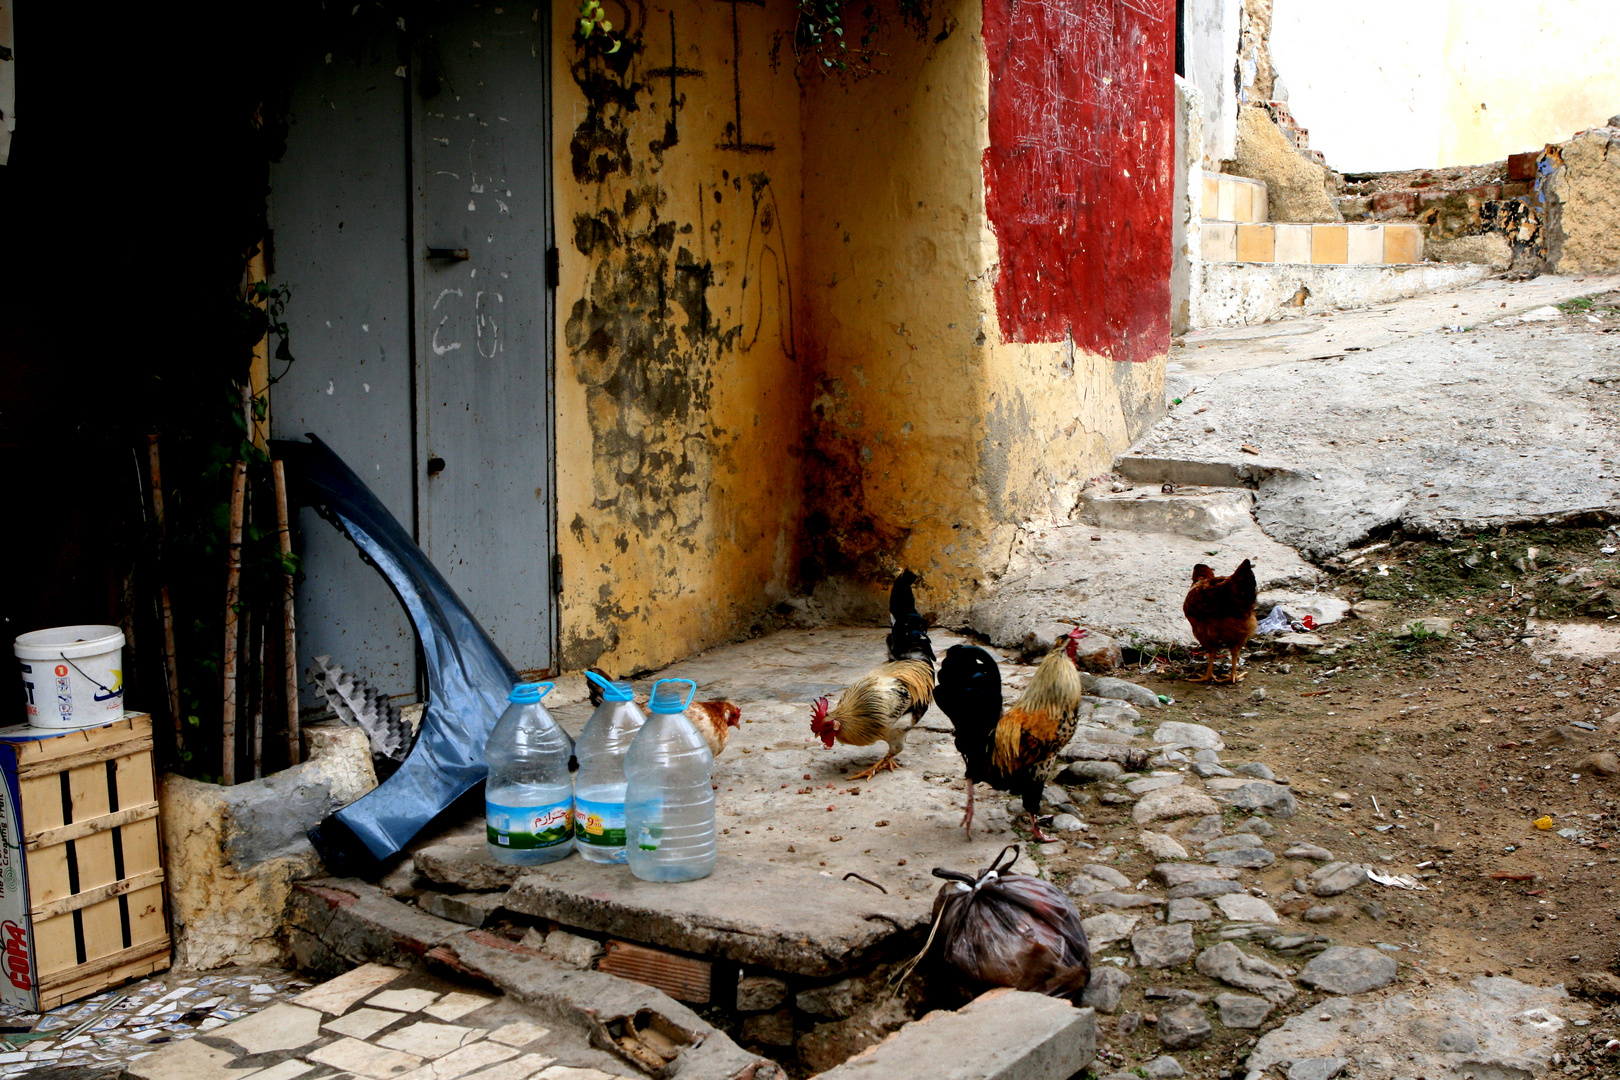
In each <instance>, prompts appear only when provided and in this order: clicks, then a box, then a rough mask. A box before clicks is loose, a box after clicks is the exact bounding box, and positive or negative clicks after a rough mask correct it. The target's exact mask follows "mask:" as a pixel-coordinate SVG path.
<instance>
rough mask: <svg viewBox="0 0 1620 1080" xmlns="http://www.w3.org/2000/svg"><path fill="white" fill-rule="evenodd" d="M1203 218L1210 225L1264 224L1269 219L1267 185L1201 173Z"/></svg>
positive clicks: (1221, 175)
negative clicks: (1215, 222)
mask: <svg viewBox="0 0 1620 1080" xmlns="http://www.w3.org/2000/svg"><path fill="white" fill-rule="evenodd" d="M1201 205H1202V207H1203V209H1202V214H1203V217H1204V218H1205V219H1206V220H1211V221H1241V222H1258V221H1266V220H1268V219H1269V217H1270V211H1269V203H1268V197H1267V193H1266V182H1265V181H1264V180H1251V179H1249V178H1248V177H1247V176H1231V175H1229V174H1227V173H1216V172H1205V173H1204V196H1203V203H1202V204H1201Z"/></svg>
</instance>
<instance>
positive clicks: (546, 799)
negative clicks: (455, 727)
mask: <svg viewBox="0 0 1620 1080" xmlns="http://www.w3.org/2000/svg"><path fill="white" fill-rule="evenodd" d="M551 690H552V684H551V683H519V684H518V685H517V686H516V687H514V688H513V689H512V693H511V695H510V696H509V697H508V698H507V700H508V701H510V702H511V704H510V705H508V706H507V707H506V711H505V712H504V713H502V714H501V718H500V719H499V720H498V721H496V723H495V730H493V731H491V732H490V733H489V741H488V742H487V743H485V744H484V760H485V762H486V763H488V765H489V778H488V779H487V780H486V781H485V783H484V821H485V825H486V826H487V829H488V832H487V836H488V839H489V854H490V857H491V858H493V859H494V860H495V861H496V862H498V863H506V864H508V865H510V866H537V865H539V864H541V863H548V862H555V861H556V860H558V859H563V858H567V857H568V853H569V852H570V851H573V850H574V785H573V781H572V778H570V777H569V775H568V759H569V757H570V756H571V752H570V748H569V743H568V736H567V735H566V734H565V733H564V732H563V730H562V728H560V727H558V726H557V722H556V721H555V720H553V719H552V718H551V714H550V713H549V712H547V711H546V707H545V706H544V705H542V704H540V699H541V698H543V697H545V696H546V695H547V694H549V693H550V692H551Z"/></svg>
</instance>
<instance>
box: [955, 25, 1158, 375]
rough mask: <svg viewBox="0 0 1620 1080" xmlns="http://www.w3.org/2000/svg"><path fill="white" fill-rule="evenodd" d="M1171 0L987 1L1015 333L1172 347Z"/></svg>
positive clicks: (995, 163)
mask: <svg viewBox="0 0 1620 1080" xmlns="http://www.w3.org/2000/svg"><path fill="white" fill-rule="evenodd" d="M1175 33H1176V8H1175V0H984V42H985V50H986V53H987V54H988V56H989V60H990V146H989V148H988V149H986V150H985V152H984V184H985V201H986V208H987V210H988V212H989V216H990V224H991V226H992V227H993V228H994V229H995V231H996V237H997V240H998V246H999V248H1000V252H1001V274H1000V277H999V278H997V280H996V313H997V315H998V317H999V322H1000V325H1001V336H1002V338H1003V339H1004V340H1007V341H1019V342H1053V341H1062V340H1064V338H1065V337H1066V336H1067V335H1068V334H1070V333H1072V334H1073V335H1074V342H1075V344H1076V345H1077V346H1079V347H1080V348H1083V349H1087V350H1089V351H1092V352H1097V353H1101V354H1103V355H1105V356H1109V357H1111V358H1113V359H1115V360H1130V361H1142V360H1148V359H1150V358H1152V357H1154V356H1156V355H1162V354H1163V353H1164V352H1165V351H1166V350H1167V349H1168V348H1169V345H1170V224H1171V216H1170V215H1171V202H1172V193H1173V192H1174V182H1173V178H1172V175H1171V173H1172V170H1173V166H1174V162H1175V148H1174V138H1175V82H1174V75H1175Z"/></svg>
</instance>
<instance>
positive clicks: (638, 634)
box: [552, 0, 807, 672]
mask: <svg viewBox="0 0 1620 1080" xmlns="http://www.w3.org/2000/svg"><path fill="white" fill-rule="evenodd" d="M612 10H613V18H614V20H615V22H616V24H617V25H616V26H615V33H616V34H619V35H621V36H622V39H623V42H624V44H623V45H622V47H621V49H620V50H619V52H617V53H614V54H607V53H605V52H604V51H603V50H602V49H600V48H591V49H581V48H580V47H579V46H578V44H577V43H576V39H575V37H574V36H573V29H574V27H573V8H571V7H569V6H568V5H557V6H556V7H554V8H553V16H554V19H555V24H554V32H553V35H552V40H553V42H554V46H553V48H554V71H555V72H556V76H555V80H554V88H553V106H554V109H553V115H554V140H555V145H556V146H557V149H558V152H557V153H556V154H555V155H554V162H555V173H554V181H555V190H556V220H557V225H558V235H559V248H560V250H561V259H560V262H561V276H560V284H559V289H558V294H557V295H558V302H557V309H558V315H557V322H558V326H557V337H558V349H557V356H558V371H557V430H558V440H557V445H558V455H557V479H558V526H559V528H558V532H559V537H558V548H559V551H560V553H561V557H562V595H561V630H562V655H561V661H562V666H563V667H565V668H579V667H583V666H586V665H590V664H597V663H600V664H604V665H606V666H608V667H609V668H610V669H614V670H619V671H625V672H628V671H632V670H644V669H647V668H652V667H657V666H660V665H663V664H666V663H668V662H669V661H670V660H672V659H675V658H677V657H680V656H685V655H688V654H690V653H692V652H695V651H697V650H699V649H702V648H704V647H706V646H708V645H711V644H714V643H716V642H718V641H725V640H728V639H730V638H732V637H735V636H737V635H738V634H746V633H747V632H748V631H749V629H750V627H751V626H752V625H754V624H755V623H756V622H757V620H758V619H759V618H760V617H761V616H762V614H763V613H764V612H766V611H768V610H769V608H770V606H771V605H772V604H774V603H776V602H779V601H780V600H782V599H783V598H785V597H786V596H788V595H789V594H790V592H791V591H792V588H793V579H794V572H795V569H796V567H795V544H796V540H797V535H798V529H799V524H800V521H801V519H802V517H803V497H802V489H803V482H802V474H801V464H800V461H801V446H802V442H803V437H802V436H803V430H804V424H805V419H804V417H805V411H806V399H805V391H806V387H807V382H806V379H805V375H804V367H803V365H802V362H801V360H800V358H799V356H798V352H799V350H798V345H797V341H796V337H797V335H798V328H797V327H796V325H795V322H794V316H795V308H796V306H797V304H796V298H797V296H798V293H799V291H800V289H801V287H802V286H801V282H800V280H799V275H800V273H801V272H802V271H801V267H802V257H801V255H800V251H799V237H800V233H801V228H800V223H799V214H800V188H799V178H800V165H799V161H800V152H801V139H800V127H799V92H798V86H797V83H796V82H795V80H794V77H793V73H792V71H791V70H790V69H788V68H786V67H781V68H778V69H776V70H773V68H772V65H771V64H770V62H769V50H770V46H771V42H772V39H773V35H775V34H777V33H780V32H784V31H789V30H791V25H792V9H791V7H786V6H782V5H776V4H772V5H768V6H765V7H756V6H751V5H735V6H733V5H726V4H712V3H698V2H695V0H678V2H677V3H674V4H672V5H645V4H638V3H631V4H629V5H628V6H626V7H622V8H621V6H620V5H612ZM733 18H735V19H736V20H737V37H736V39H735V42H736V48H735V49H734V38H733V26H732V20H733ZM734 57H740V58H741V65H740V67H736V66H735V64H734ZM734 67H736V69H735V70H734ZM739 110H740V111H741V115H742V118H743V127H742V129H741V131H740V132H738V131H737V130H736V128H737V123H736V120H737V115H738V112H739ZM728 147H738V148H728Z"/></svg>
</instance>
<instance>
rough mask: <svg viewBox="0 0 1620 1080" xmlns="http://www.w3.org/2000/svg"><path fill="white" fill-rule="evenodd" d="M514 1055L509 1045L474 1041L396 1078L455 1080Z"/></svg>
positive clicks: (399, 1079)
mask: <svg viewBox="0 0 1620 1080" xmlns="http://www.w3.org/2000/svg"><path fill="white" fill-rule="evenodd" d="M516 1056H517V1051H516V1050H513V1049H512V1048H511V1047H509V1046H497V1045H496V1044H494V1043H492V1042H476V1043H473V1044H472V1045H471V1046H463V1047H462V1048H461V1049H460V1050H455V1051H452V1052H451V1053H448V1054H446V1055H444V1056H443V1057H442V1058H439V1059H438V1060H437V1061H430V1062H429V1063H427V1064H426V1065H424V1066H422V1067H421V1068H420V1069H417V1070H416V1071H414V1072H411V1073H408V1074H406V1075H405V1076H401V1077H399V1078H398V1080H457V1078H458V1077H462V1076H465V1075H466V1074H468V1073H470V1072H472V1071H473V1070H474V1069H481V1068H483V1067H484V1066H485V1065H494V1064H495V1063H496V1062H500V1061H506V1060H508V1059H509V1058H514V1057H516Z"/></svg>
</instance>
